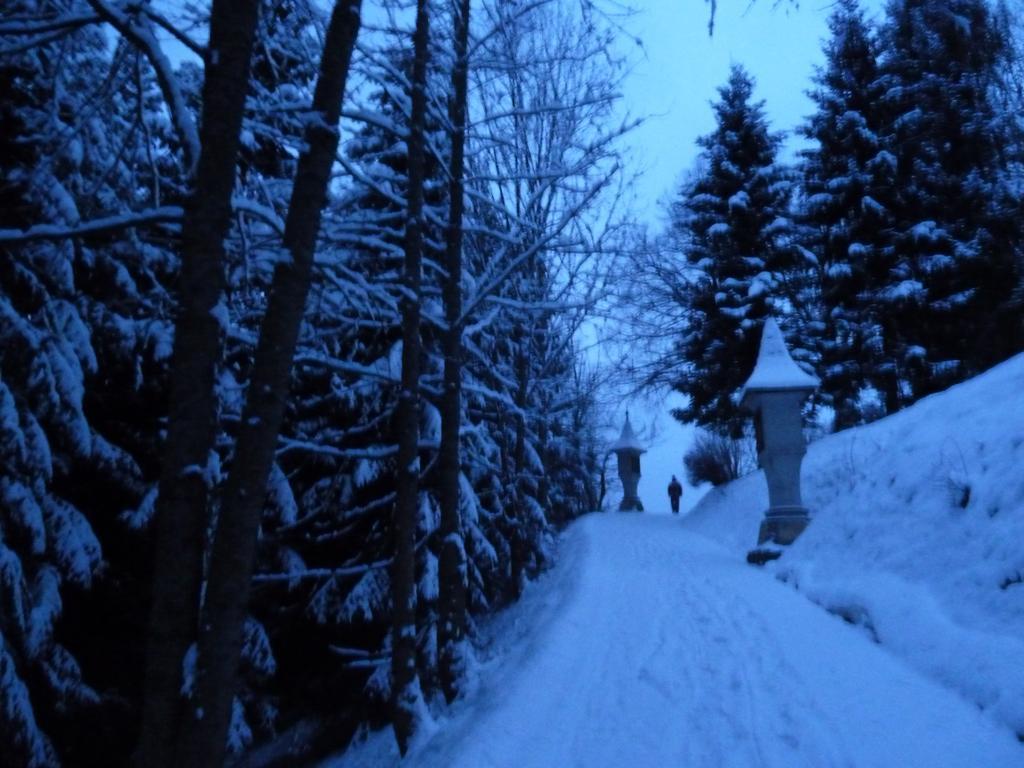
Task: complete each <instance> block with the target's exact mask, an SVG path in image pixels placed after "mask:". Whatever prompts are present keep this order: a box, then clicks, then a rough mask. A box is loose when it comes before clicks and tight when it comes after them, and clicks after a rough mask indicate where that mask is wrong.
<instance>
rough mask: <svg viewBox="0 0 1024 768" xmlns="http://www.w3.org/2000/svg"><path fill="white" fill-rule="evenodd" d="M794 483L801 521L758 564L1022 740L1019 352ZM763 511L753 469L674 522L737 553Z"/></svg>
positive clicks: (867, 430)
mask: <svg viewBox="0 0 1024 768" xmlns="http://www.w3.org/2000/svg"><path fill="white" fill-rule="evenodd" d="M803 488H804V502H805V503H806V504H807V505H808V506H809V507H810V509H811V513H812V515H813V519H812V522H811V525H810V526H809V527H808V529H807V530H806V531H805V532H804V533H803V535H802V536H801V537H800V539H798V540H797V542H796V543H795V544H794V545H793V546H792V547H790V549H789V551H788V552H787V553H786V554H785V555H784V556H783V557H782V558H781V559H780V560H778V561H776V562H775V563H772V564H770V565H769V566H767V569H768V570H769V571H770V572H774V574H775V575H776V576H777V577H778V578H780V579H783V580H785V581H787V582H789V583H790V584H792V585H793V586H795V587H797V588H798V589H799V590H800V591H801V592H803V593H804V594H806V595H807V596H808V597H810V598H811V599H812V600H814V601H816V602H818V603H820V604H822V605H824V606H826V607H827V608H829V609H830V610H832V611H835V612H837V613H839V614H842V615H844V616H846V617H847V618H848V619H849V620H850V621H853V622H855V623H857V624H859V625H860V626H861V627H862V629H863V631H864V632H865V634H866V635H868V636H869V637H871V638H872V639H874V640H876V641H877V642H880V643H881V644H882V646H883V647H884V648H886V649H887V650H889V651H890V652H892V653H893V654H895V655H896V656H898V657H900V658H902V659H904V660H905V661H906V662H908V663H909V664H910V665H911V666H913V667H915V668H916V669H917V670H919V671H920V672H922V673H924V674H925V675H927V676H928V677H930V678H932V679H934V680H936V681H938V682H940V683H942V684H943V685H945V686H948V687H949V688H951V689H953V690H955V691H958V692H959V693H960V694H961V695H963V696H965V697H966V698H968V699H969V700H971V701H973V702H975V703H976V704H977V705H979V706H980V707H982V708H983V709H984V710H985V711H986V712H987V713H988V714H990V715H991V716H992V717H993V718H994V719H995V720H996V721H997V722H1000V723H1003V724H1005V725H1008V726H1009V727H1010V728H1012V729H1013V730H1014V731H1015V732H1016V733H1018V734H1024V355H1021V356H1018V357H1016V358H1013V359H1011V360H1009V361H1007V362H1005V363H1003V364H1002V365H999V366H997V367H995V368H993V369H992V370H990V371H988V372H987V373H985V374H983V375H981V376H979V377H977V378H975V379H972V380H971V381H968V382H965V383H963V384H960V385H958V386H955V387H953V388H951V389H949V390H948V391H946V392H943V393H940V394H937V395H934V396H932V397H929V398H927V399H925V400H922V401H921V402H920V403H917V404H916V405H914V406H913V407H911V408H908V409H907V410H905V411H903V412H901V413H898V414H896V415H894V416H891V417H889V418H887V419H883V420H881V421H878V422H876V423H874V424H870V425H868V426H865V427H860V428H857V429H851V430H847V431H845V432H841V433H839V434H836V435H833V436H831V437H828V438H825V439H823V440H820V441H818V442H816V443H814V444H813V445H811V446H810V448H809V450H808V454H807V457H806V458H805V460H804V465H803ZM767 503H768V499H767V489H766V487H765V482H764V477H763V474H762V473H760V472H758V473H756V474H754V475H750V476H747V477H745V478H741V479H740V480H738V481H736V482H734V483H731V484H729V485H728V486H724V487H722V488H717V489H715V490H713V491H711V492H710V493H708V494H707V496H705V497H704V499H703V500H702V502H701V503H700V504H699V505H698V506H697V507H696V508H695V509H694V511H693V512H692V514H691V515H690V516H689V517H688V518H687V519H686V520H685V522H684V525H685V526H686V527H687V528H689V529H690V530H693V531H697V532H700V533H703V534H705V535H707V536H709V537H711V538H713V539H716V540H718V541H719V542H720V543H722V544H724V545H725V546H726V547H727V548H728V549H729V550H730V551H731V552H732V553H733V556H734V557H736V558H740V557H742V556H743V554H744V553H745V552H746V551H747V550H748V549H751V548H752V547H753V545H754V543H755V542H756V538H757V530H758V525H759V524H760V520H761V515H762V513H763V511H764V509H765V507H766V506H767ZM986 764H989V765H991V763H984V762H978V763H977V765H986Z"/></svg>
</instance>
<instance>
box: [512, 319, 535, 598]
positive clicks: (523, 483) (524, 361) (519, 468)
mask: <svg viewBox="0 0 1024 768" xmlns="http://www.w3.org/2000/svg"><path fill="white" fill-rule="evenodd" d="M517 335H518V336H519V339H518V347H519V349H518V351H517V353H516V399H515V403H516V411H517V413H516V447H515V478H516V498H515V504H514V506H513V511H514V514H515V518H516V519H515V520H513V521H512V522H513V527H512V541H511V550H512V551H511V552H510V557H511V559H512V564H511V565H512V584H511V587H512V593H511V597H512V599H513V600H518V599H519V598H520V597H521V596H522V591H523V579H524V571H525V570H526V550H527V547H526V537H527V530H526V526H527V525H529V520H530V516H529V515H528V514H527V513H526V501H525V499H526V495H527V493H528V491H529V488H528V483H527V476H526V404H527V402H528V400H529V386H530V360H529V358H528V357H527V353H526V348H525V347H526V345H527V343H528V342H527V335H526V334H524V333H523V332H522V331H519V332H518V333H517Z"/></svg>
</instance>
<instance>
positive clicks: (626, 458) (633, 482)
mask: <svg viewBox="0 0 1024 768" xmlns="http://www.w3.org/2000/svg"><path fill="white" fill-rule="evenodd" d="M610 450H611V451H612V452H614V453H615V457H616V458H617V459H618V462H619V479H620V480H622V503H621V504H619V511H620V512H643V511H644V505H643V504H642V503H641V501H640V498H639V497H638V496H637V492H636V486H637V483H639V482H640V454H641V453H645V452H646V450H647V449H646V448H644V447H643V446H642V445H641V444H640V441H639V440H637V438H636V435H635V434H633V425H632V424H630V423H629V413H628V412H627V413H626V423H625V424H623V425H622V434H621V435H619V439H618V440H616V441H615V443H614V445H612V447H611V449H610Z"/></svg>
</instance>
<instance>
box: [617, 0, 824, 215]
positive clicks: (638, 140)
mask: <svg viewBox="0 0 1024 768" xmlns="http://www.w3.org/2000/svg"><path fill="white" fill-rule="evenodd" d="M635 5H636V6H638V7H639V8H640V10H639V12H638V13H637V14H636V15H635V16H634V17H633V18H631V19H629V20H628V21H626V22H625V25H624V26H625V28H626V29H627V30H628V31H629V32H630V33H631V34H634V35H636V36H637V37H638V38H639V39H640V40H642V41H643V47H642V49H639V50H638V52H637V53H636V54H634V59H635V61H636V63H635V66H634V68H633V70H632V72H631V73H630V75H629V76H628V77H627V79H626V81H625V83H624V90H623V105H624V106H625V108H626V109H627V110H628V111H629V113H630V114H631V115H632V116H636V117H639V116H645V115H650V118H649V119H648V121H647V123H646V124H645V125H643V126H642V127H640V128H639V129H638V130H637V131H636V133H635V134H634V136H633V137H632V140H631V142H630V144H631V146H632V154H633V156H634V160H635V162H636V163H637V164H638V167H640V168H642V169H645V173H644V176H643V178H642V179H641V180H640V181H639V182H638V184H637V186H636V187H635V189H634V191H635V193H636V195H637V198H638V202H639V203H640V205H639V206H638V211H640V215H641V216H642V217H643V218H644V220H645V221H647V222H648V223H650V224H656V223H657V222H658V221H659V220H660V212H659V208H658V206H657V201H658V200H659V198H660V197H662V196H663V195H664V194H665V193H667V192H670V191H671V190H672V189H673V188H674V187H675V186H676V182H677V181H678V179H679V177H680V175H681V174H682V173H683V172H684V171H686V170H688V169H689V168H690V167H692V165H693V162H694V160H695V159H696V156H697V149H696V146H695V143H694V142H695V140H696V138H697V137H698V136H700V135H702V134H705V133H708V132H709V131H710V130H711V129H712V128H713V126H714V119H713V116H712V112H711V108H710V106H709V102H710V101H712V100H713V99H715V98H716V97H717V93H716V89H717V88H718V86H719V85H721V84H722V83H724V82H725V80H726V78H727V77H728V73H729V67H730V66H731V65H732V64H733V63H738V64H742V65H743V66H745V67H746V68H747V70H748V71H749V72H751V73H752V74H753V75H754V77H755V78H756V81H757V86H756V91H755V93H756V94H757V96H758V98H762V99H764V100H765V101H766V109H767V113H768V116H769V118H770V119H771V122H772V127H773V128H774V129H775V130H786V131H790V130H791V129H792V128H793V127H795V126H796V125H797V124H798V123H799V122H800V121H801V119H802V118H803V117H804V116H805V115H807V114H808V113H809V112H810V111H811V102H810V100H809V99H808V98H807V96H806V95H805V94H804V91H806V90H807V88H808V86H809V84H810V77H811V74H812V71H813V67H814V65H815V64H819V63H821V62H822V61H823V55H822V52H821V42H822V40H823V39H824V38H825V36H826V35H827V25H826V21H827V18H828V15H829V13H830V9H831V3H829V2H827V0H812V1H811V2H808V3H804V4H800V5H794V4H791V3H788V2H786V1H785V0H783V1H782V2H780V3H778V4H774V3H773V2H772V0H756V1H755V2H754V3H752V4H751V3H749V2H748V0H719V5H718V10H717V13H716V15H715V31H714V35H713V36H711V37H709V36H708V17H709V13H710V6H709V5H708V4H707V3H706V2H703V0H637V2H636V3H635ZM790 151H792V147H790Z"/></svg>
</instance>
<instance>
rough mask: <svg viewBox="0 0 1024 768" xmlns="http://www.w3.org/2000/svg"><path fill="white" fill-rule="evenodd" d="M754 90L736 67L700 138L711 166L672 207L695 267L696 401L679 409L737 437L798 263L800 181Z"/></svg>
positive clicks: (691, 373) (692, 384)
mask: <svg viewBox="0 0 1024 768" xmlns="http://www.w3.org/2000/svg"><path fill="white" fill-rule="evenodd" d="M753 90H754V81H753V78H752V77H751V76H750V75H749V74H747V72H746V71H745V70H744V69H743V68H742V67H740V66H734V67H733V68H732V71H731V73H730V75H729V80H728V82H727V83H726V84H725V85H724V86H723V87H721V88H720V89H719V94H720V98H719V100H718V101H717V102H716V103H715V104H714V105H713V108H714V111H715V119H716V123H717V126H716V128H715V130H714V131H713V132H712V133H710V134H708V135H707V136H704V137H702V138H700V139H699V140H698V143H699V145H700V146H701V147H702V148H703V152H702V154H701V162H702V163H703V165H704V168H703V170H702V172H701V173H699V174H698V176H697V177H696V178H695V179H694V180H693V181H692V182H691V183H690V184H689V185H687V187H686V188H685V189H684V190H683V191H682V193H681V196H680V199H679V200H678V201H677V202H676V203H675V205H674V206H673V208H672V211H671V215H672V227H673V229H674V230H676V234H677V235H678V236H679V237H680V238H681V239H682V240H683V242H684V243H686V245H685V246H684V255H685V259H686V263H687V266H688V268H689V269H690V271H691V273H692V280H691V283H690V296H689V304H690V312H691V316H690V322H689V327H688V329H687V331H686V332H685V334H684V336H683V338H682V339H681V340H680V341H679V352H680V358H681V359H683V360H685V361H686V363H687V365H686V368H685V370H684V371H683V372H682V373H681V375H680V377H679V379H678V381H677V382H676V384H675V388H676V389H677V390H679V391H680V392H683V393H684V394H686V395H687V396H688V397H689V402H688V403H687V405H686V406H685V407H683V408H681V409H678V410H677V411H675V412H674V415H675V416H676V418H678V419H679V420H681V421H684V422H696V423H698V424H701V425H704V426H708V427H711V428H713V429H715V430H717V431H719V432H728V433H730V434H732V435H733V436H738V435H739V434H740V433H741V432H742V428H743V421H744V420H743V418H742V416H741V414H739V412H738V409H737V406H736V402H735V398H734V396H735V394H736V392H737V390H738V389H739V388H740V387H741V386H742V385H743V381H744V379H745V378H746V376H747V375H748V373H749V371H750V370H751V368H752V367H753V364H754V359H755V357H756V354H757V344H758V339H759V338H760V333H759V328H760V325H761V322H762V321H763V320H764V318H765V317H766V316H767V315H768V314H769V312H770V311H771V306H772V305H771V298H772V294H773V291H777V290H779V287H780V281H779V279H778V278H779V277H780V276H784V275H785V274H786V273H787V272H789V271H791V270H792V269H793V267H794V259H793V248H792V245H791V243H789V238H790V236H791V233H792V224H791V223H790V221H789V219H788V203H789V198H790V184H789V182H788V180H787V179H786V176H785V174H784V173H783V172H782V171H781V170H780V168H779V167H778V166H777V165H776V152H777V150H778V148H779V144H780V142H781V137H780V136H779V135H778V134H775V133H772V132H771V131H770V130H769V128H768V121H767V118H766V116H765V113H764V103H763V102H760V101H753Z"/></svg>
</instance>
